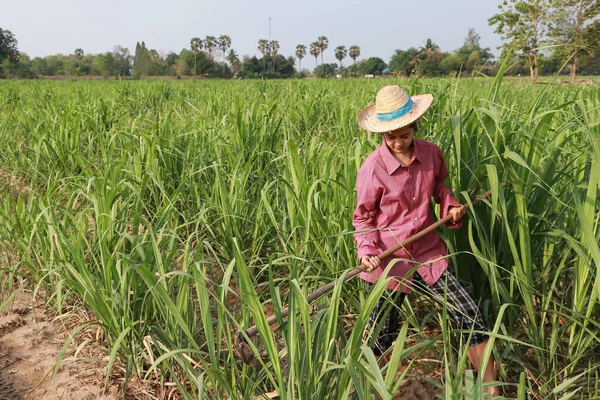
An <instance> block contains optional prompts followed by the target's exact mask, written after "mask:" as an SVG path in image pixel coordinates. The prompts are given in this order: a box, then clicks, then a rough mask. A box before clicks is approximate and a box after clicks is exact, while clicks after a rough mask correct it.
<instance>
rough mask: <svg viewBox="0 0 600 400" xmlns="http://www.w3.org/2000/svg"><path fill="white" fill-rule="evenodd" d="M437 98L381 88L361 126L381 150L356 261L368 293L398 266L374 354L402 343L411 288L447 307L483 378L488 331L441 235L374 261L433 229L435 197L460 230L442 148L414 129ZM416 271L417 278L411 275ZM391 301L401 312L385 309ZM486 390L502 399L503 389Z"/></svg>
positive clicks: (372, 167)
mask: <svg viewBox="0 0 600 400" xmlns="http://www.w3.org/2000/svg"><path fill="white" fill-rule="evenodd" d="M432 102H433V96H432V95H430V94H425V95H420V96H413V97H410V96H409V95H407V94H406V93H405V92H404V91H403V90H402V89H400V88H399V87H398V86H386V87H384V88H382V89H381V90H380V91H379V92H378V93H377V97H376V101H375V104H373V105H371V106H369V107H367V108H365V109H364V110H363V111H362V112H361V113H360V115H359V117H358V124H359V126H360V127H361V128H362V129H365V130H367V131H369V132H374V133H381V134H382V136H383V143H382V144H381V146H380V147H378V148H377V149H376V150H375V151H374V152H373V153H372V154H371V155H370V156H369V157H368V158H367V159H366V160H365V162H364V164H363V165H362V166H361V168H360V170H359V172H358V177H357V194H358V203H357V207H356V211H355V212H354V219H353V225H354V227H355V228H356V233H355V235H354V236H355V240H356V245H357V250H358V257H359V259H360V263H361V266H362V268H364V270H365V271H364V272H362V273H361V274H360V277H361V278H362V279H363V281H364V282H365V286H366V288H367V290H369V289H370V287H371V286H372V284H373V283H374V282H375V281H376V280H377V279H379V277H380V276H381V275H382V273H383V271H384V270H385V268H386V267H387V266H388V264H389V263H390V261H392V259H393V260H394V264H393V266H392V267H391V269H390V271H389V273H388V276H389V277H392V278H393V279H391V280H390V282H389V284H388V285H387V292H388V293H386V295H384V296H382V298H381V299H380V300H379V303H378V305H377V307H376V308H375V309H374V310H373V313H372V315H371V318H370V323H371V325H374V324H375V323H381V324H382V329H381V332H380V333H379V336H378V337H377V338H376V340H375V345H374V347H373V351H374V352H375V354H377V355H381V354H383V353H384V352H385V351H386V350H387V349H388V348H389V347H390V346H391V345H392V344H393V342H394V341H395V339H396V337H397V336H398V309H399V308H400V306H401V304H402V301H403V300H404V297H405V294H407V293H410V291H411V288H412V286H413V285H415V286H418V287H420V288H422V289H423V291H424V292H425V293H427V294H428V295H430V296H431V297H432V298H433V299H434V300H436V301H438V302H443V301H444V299H445V300H446V303H447V305H448V311H449V313H450V315H451V316H452V318H453V320H454V322H455V323H456V324H457V326H458V327H459V328H460V329H463V330H466V331H469V330H471V329H473V330H474V331H475V332H474V333H472V334H469V333H465V334H464V338H465V340H470V348H469V350H468V356H469V360H470V361H471V363H472V364H473V367H474V368H475V370H479V367H480V364H481V361H482V358H483V353H484V351H485V347H486V344H487V335H486V334H484V333H483V332H486V331H487V328H486V326H485V323H484V321H483V318H482V316H481V311H480V310H479V307H478V306H477V302H476V300H475V299H474V297H473V295H472V294H471V293H470V292H469V290H468V289H467V287H466V286H465V284H464V283H463V282H462V281H461V280H460V279H458V277H457V276H456V274H455V273H454V271H452V270H451V269H449V268H448V264H449V261H448V258H447V257H445V256H446V255H447V250H446V247H445V245H444V242H443V241H442V240H441V238H440V237H439V236H438V235H437V233H436V232H431V233H430V234H428V235H427V236H425V237H423V238H422V239H420V240H418V241H416V242H414V243H412V244H410V245H407V246H406V247H405V248H403V249H401V250H399V251H397V252H396V253H394V255H393V257H389V258H388V259H384V260H381V261H380V260H379V259H378V258H377V257H376V255H377V254H379V253H381V252H382V251H384V250H386V249H388V248H390V247H393V246H394V245H396V244H397V243H399V242H400V241H402V240H404V239H406V238H408V237H410V236H412V235H414V234H415V233H417V232H419V231H421V230H423V229H424V228H426V227H428V226H429V225H431V224H432V223H433V222H434V220H433V218H432V216H431V214H430V211H429V205H430V200H431V198H432V197H433V198H434V199H435V201H436V203H438V204H440V208H441V217H442V218H443V217H445V216H446V215H452V222H450V223H448V224H447V227H449V228H459V227H460V226H461V224H462V222H461V218H462V217H463V215H464V214H465V209H464V207H463V206H461V205H460V204H459V203H458V202H457V201H456V200H455V199H454V198H453V197H452V193H451V191H450V189H449V188H448V187H447V186H446V185H445V184H444V180H445V179H446V178H447V177H448V171H447V169H446V164H445V162H444V158H443V156H442V152H441V150H440V148H439V147H438V146H437V145H436V144H434V143H431V142H427V141H424V140H420V139H415V138H414V135H415V131H416V122H417V121H418V119H419V118H421V117H422V116H423V114H424V113H425V112H426V111H427V109H428V108H429V106H431V103H432ZM415 269H416V272H415V273H414V274H413V273H412V272H413V271H414V270H415ZM388 296H392V297H393V298H394V299H395V303H396V307H388V309H387V310H385V308H386V307H384V306H385V305H386V304H387V303H388V302H387V301H386V298H387V297H388ZM483 381H484V382H491V381H495V363H494V361H493V359H491V358H490V360H489V362H488V363H487V366H486V369H485V373H484V377H483ZM486 390H488V391H489V392H491V393H493V394H498V393H499V389H498V388H497V387H492V386H490V387H487V388H486Z"/></svg>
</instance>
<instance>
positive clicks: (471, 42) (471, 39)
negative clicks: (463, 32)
mask: <svg viewBox="0 0 600 400" xmlns="http://www.w3.org/2000/svg"><path fill="white" fill-rule="evenodd" d="M480 39H481V36H480V35H479V34H478V33H477V32H475V29H473V28H469V30H468V31H467V36H466V37H465V41H464V42H463V45H464V46H467V47H468V48H470V49H474V48H478V47H479V40H480Z"/></svg>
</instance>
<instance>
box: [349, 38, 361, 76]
mask: <svg viewBox="0 0 600 400" xmlns="http://www.w3.org/2000/svg"><path fill="white" fill-rule="evenodd" d="M348 50H349V54H350V58H351V59H352V61H353V65H354V72H356V59H357V58H358V57H360V47H358V46H357V45H353V46H350V48H349V49H348Z"/></svg>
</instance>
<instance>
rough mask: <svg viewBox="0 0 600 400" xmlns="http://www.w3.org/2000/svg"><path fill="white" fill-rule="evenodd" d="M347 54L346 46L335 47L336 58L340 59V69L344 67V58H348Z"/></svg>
mask: <svg viewBox="0 0 600 400" xmlns="http://www.w3.org/2000/svg"><path fill="white" fill-rule="evenodd" d="M347 54H348V52H347V51H346V46H338V47H336V48H335V58H337V59H338V60H339V61H340V69H341V68H342V60H343V59H344V58H346V55H347Z"/></svg>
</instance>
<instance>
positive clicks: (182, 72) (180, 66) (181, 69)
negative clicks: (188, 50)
mask: <svg viewBox="0 0 600 400" xmlns="http://www.w3.org/2000/svg"><path fill="white" fill-rule="evenodd" d="M172 68H173V70H174V71H175V74H177V76H179V77H183V76H186V75H187V74H188V66H187V63H186V62H185V60H184V59H181V58H178V59H177V61H175V64H173V67H172Z"/></svg>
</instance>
